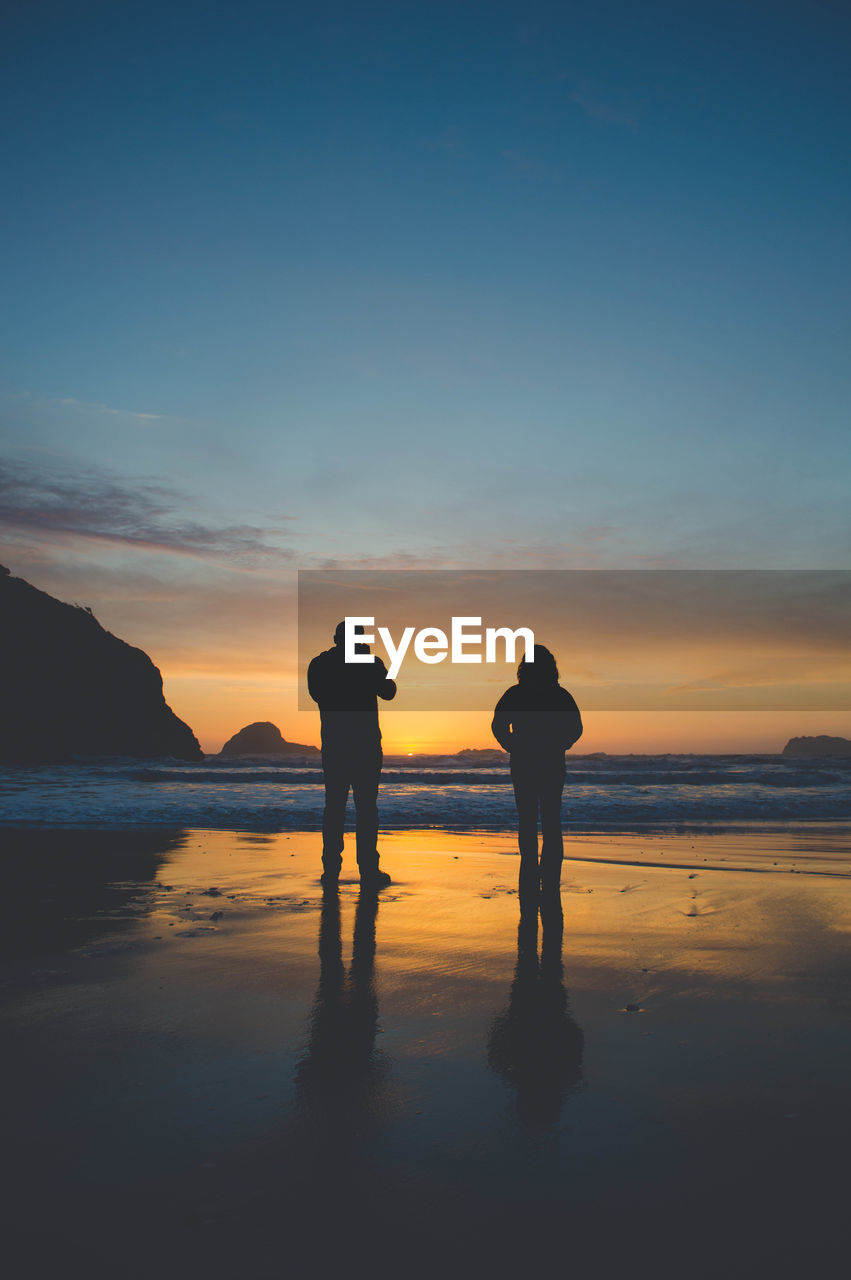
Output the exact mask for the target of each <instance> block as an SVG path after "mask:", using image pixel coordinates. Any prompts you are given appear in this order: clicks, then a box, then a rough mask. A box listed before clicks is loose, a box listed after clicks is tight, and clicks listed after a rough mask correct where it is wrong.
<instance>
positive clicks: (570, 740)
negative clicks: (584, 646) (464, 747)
mask: <svg viewBox="0 0 851 1280" xmlns="http://www.w3.org/2000/svg"><path fill="white" fill-rule="evenodd" d="M491 729H492V730H493V735H494V737H495V738H496V740H497V742H498V743H499V745H500V746H501V747H503V748H504V750H506V751H508V752H509V753H510V755H511V781H512V782H513V783H514V799H515V801H516V804H517V823H518V843H519V845H520V879H521V882H523V881H524V880H525V881H526V882H527V883H528V882H531V881H534V882H535V883H537V881H538V879H539V878H540V881H541V883H542V884H543V885H544V887H545V888H553V887H555V886H557V885H558V884H559V882H560V880H561V864H562V859H563V857H564V842H563V840H562V833H561V793H562V791H563V789H564V775H565V768H564V753H565V751H567V750H568V749H569V748H570V747H572V746H573V744H574V742H578V740H579V738H580V737H581V736H582V719H581V717H580V715H579V708H578V707H577V705H576V703H575V702H574V701H573V698H572V697H571V696H570V694H569V693H568V692H567V690H566V689H562V687H561V685H560V684H559V682H558V667H557V666H556V660H555V658H554V657H553V655H552V654H551V653H550V651H549V649H545V648H544V646H543V645H542V644H536V645H535V660H534V662H527V661H526V659H525V658H524V659H523V661H522V662H521V663H520V666H519V667H518V668H517V684H515V685H513V686H512V687H511V688H510V689H508V690H506V692H505V693H504V694H503V695H502V697H501V698H500V700H499V702H498V703H497V704H496V709H495V711H494V714H493V722H492V724H491ZM539 810H540V816H541V837H542V843H541V862H540V866H539V865H538V812H539Z"/></svg>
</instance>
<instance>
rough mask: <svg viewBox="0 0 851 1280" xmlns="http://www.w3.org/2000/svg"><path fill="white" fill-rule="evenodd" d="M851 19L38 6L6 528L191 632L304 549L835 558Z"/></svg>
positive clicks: (670, 11) (167, 632)
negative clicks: (850, 33)
mask: <svg viewBox="0 0 851 1280" xmlns="http://www.w3.org/2000/svg"><path fill="white" fill-rule="evenodd" d="M849 26H851V20H850V19H849V13H848V11H847V10H846V9H844V7H843V6H840V5H837V4H825V3H813V2H812V0H809V2H808V3H801V4H784V3H782V2H781V3H772V4H765V5H763V4H758V3H757V4H746V5H742V4H740V3H739V4H732V3H729V4H728V3H717V4H711V5H710V4H700V3H649V4H645V5H640V6H639V5H636V4H634V3H608V4H606V3H602V4H600V3H597V4H593V5H592V4H588V3H582V4H570V3H562V4H535V3H531V4H522V5H521V4H516V3H481V4H469V3H464V2H463V0H461V2H460V3H452V4H442V3H428V4H426V3H417V4H405V3H392V4H384V5H376V4H355V3H347V4H335V3H329V4H320V3H310V4H307V3H304V4H302V3H295V4H286V3H284V4H281V3H276V4H258V3H252V2H251V0H249V2H248V3H246V4H243V5H236V4H209V3H205V4H196V3H194V2H193V3H186V2H182V3H181V2H180V0H178V2H177V3H172V4H164V3H159V0H154V2H153V3H146V4H137V3H132V2H131V3H124V2H120V3H115V2H114V0H111V2H110V3H84V4H71V3H62V4H56V3H49V2H47V3H41V4H39V5H30V4H20V5H18V6H15V5H14V4H12V5H11V6H7V8H6V17H5V30H4V34H3V46H4V49H5V53H4V61H5V66H4V74H3V81H4V88H3V115H4V119H5V121H6V122H7V129H6V131H5V137H4V140H3V142H2V156H0V161H2V164H0V167H2V172H3V173H4V175H5V177H4V187H5V194H4V198H3V202H2V215H0V216H2V221H3V243H4V246H5V263H4V280H5V289H4V292H5V295H6V303H7V305H6V307H5V308H4V317H5V318H4V321H3V330H2V343H0V348H2V357H0V358H2V366H0V377H1V378H2V384H3V398H2V401H0V408H2V414H3V429H2V431H3V434H2V456H3V459H4V460H5V461H6V462H7V463H9V464H10V465H11V470H10V472H9V476H8V478H7V481H6V487H5V491H4V495H3V496H4V506H5V518H4V525H5V534H6V536H5V538H4V541H5V542H6V543H7V550H6V551H5V552H4V558H5V560H6V561H7V562H8V563H9V564H10V565H11V567H12V568H13V570H15V571H16V572H20V573H22V574H24V575H25V576H28V577H30V578H31V579H32V580H34V581H36V582H37V584H38V585H40V586H43V587H45V588H46V589H49V590H54V591H55V592H56V593H57V594H60V595H63V596H64V597H66V598H68V597H69V595H70V594H74V595H75V596H76V598H85V599H86V601H87V602H90V603H92V604H93V606H94V607H95V612H96V613H97V614H98V616H104V615H105V616H106V619H107V621H108V622H110V623H111V624H112V626H113V629H115V630H119V632H121V628H123V629H124V632H127V630H128V628H130V627H132V628H133V638H135V639H136V640H137V642H138V643H142V644H144V645H145V646H146V647H148V648H149V649H150V650H151V651H152V652H153V654H154V656H155V657H159V659H160V663H161V665H163V666H164V668H165V669H168V668H169V664H170V662H174V664H175V670H176V669H177V666H178V665H179V663H180V662H181V661H184V658H181V657H180V655H181V654H184V655H185V654H186V653H188V652H189V651H190V650H192V649H195V650H196V651H198V652H200V650H201V649H202V648H204V646H207V652H208V654H209V663H210V667H211V669H214V668H216V666H217V663H218V665H219V666H221V665H222V663H223V662H225V661H226V660H230V659H228V658H227V655H231V657H232V656H233V654H235V653H236V652H237V649H236V648H234V647H233V646H231V647H230V648H228V644H229V642H228V640H227V635H228V628H227V625H226V623H225V620H223V619H222V617H221V606H222V602H223V601H225V602H226V609H225V612H226V613H227V614H228V616H229V617H231V619H232V616H233V612H234V610H239V609H242V610H244V611H245V612H246V613H247V614H249V615H258V616H259V613H262V612H263V610H264V609H265V610H266V611H267V612H268V605H267V604H266V603H263V602H266V601H267V597H268V595H269V592H274V593H276V595H277V597H278V598H282V597H283V596H286V598H287V599H290V598H291V593H292V590H293V587H294V570H295V568H296V567H297V566H298V565H299V564H304V565H317V564H318V565H321V564H325V563H340V564H345V565H351V566H352V567H356V566H357V565H358V564H361V563H367V564H376V563H379V564H384V563H387V564H392V565H396V564H401V565H404V564H407V563H410V564H422V565H476V564H479V565H505V566H512V567H515V566H516V567H522V566H525V565H529V566H531V567H569V566H571V565H592V566H597V565H600V566H611V567H620V566H624V567H629V566H636V565H637V566H640V565H645V564H647V565H675V566H695V567H699V566H725V567H760V568H770V567H843V566H844V565H845V564H846V563H847V551H848V526H847V505H848V504H847V494H848V456H849V455H848V448H847V443H846V442H847V429H846V427H847V420H848V360H847V351H848V336H849V333H848V309H847V279H848V214H849V174H848V165H847V155H848V152H849V147H848V141H849V140H848V132H849V120H851V112H850V111H849V101H848V98H849V78H848V75H847V67H848V53H849ZM217 609H218V610H219V612H217ZM214 615H215V619H216V620H215V625H213V623H212V622H211V618H213V616H214ZM279 621H280V619H279V615H278V614H277V613H274V619H273V622H272V623H270V626H272V629H273V631H274V628H275V627H277V626H278V625H279ZM276 634H277V633H276ZM270 635H271V633H267V632H265V631H264V630H263V628H262V626H260V624H259V623H258V630H257V652H256V654H255V658H254V660H255V661H256V663H258V664H259V665H260V666H263V661H264V660H263V658H262V654H261V651H262V650H264V646H265V647H268V644H269V642H270ZM287 635H289V631H287ZM215 655H218V657H216V656H215Z"/></svg>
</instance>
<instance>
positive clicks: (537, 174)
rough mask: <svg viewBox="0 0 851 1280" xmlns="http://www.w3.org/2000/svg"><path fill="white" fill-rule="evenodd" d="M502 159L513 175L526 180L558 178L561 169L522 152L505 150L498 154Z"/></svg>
mask: <svg viewBox="0 0 851 1280" xmlns="http://www.w3.org/2000/svg"><path fill="white" fill-rule="evenodd" d="M500 155H501V156H502V159H503V160H504V161H505V162H506V163H507V164H508V165H510V167H511V168H512V169H513V171H514V172H515V173H520V174H523V176H524V177H527V178H558V177H560V176H561V169H560V168H559V166H558V165H557V164H548V163H547V162H546V161H544V160H538V159H537V158H536V157H535V156H530V155H526V153H525V152H523V151H512V150H510V149H509V150H506V151H502V152H500Z"/></svg>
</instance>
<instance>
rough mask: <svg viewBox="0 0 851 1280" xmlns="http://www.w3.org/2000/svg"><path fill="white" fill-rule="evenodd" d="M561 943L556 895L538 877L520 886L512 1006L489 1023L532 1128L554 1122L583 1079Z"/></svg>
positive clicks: (501, 1066) (496, 1059) (493, 1055)
mask: <svg viewBox="0 0 851 1280" xmlns="http://www.w3.org/2000/svg"><path fill="white" fill-rule="evenodd" d="M539 914H540V918H541V933H542V937H541V954H540V958H539V956H538V916H539ZM563 938H564V914H563V912H562V905H561V894H560V892H559V890H558V889H557V888H556V889H553V890H548V891H544V892H539V890H538V885H537V878H535V881H534V883H533V884H532V885H531V886H529V885H524V884H522V883H521V887H520V923H519V925H518V926H517V965H516V967H515V970H514V981H513V982H512V984H511V992H510V995H509V998H508V1005H507V1006H506V1008H505V1009H504V1010H503V1011H502V1013H500V1014H498V1015H497V1017H496V1018H495V1019H494V1022H493V1025H492V1026H491V1030H490V1035H489V1038H488V1062H489V1064H490V1066H491V1067H492V1069H493V1070H494V1071H496V1072H497V1073H498V1074H499V1075H500V1076H502V1078H503V1079H504V1080H506V1081H507V1082H508V1084H510V1085H511V1086H512V1088H513V1089H514V1090H515V1091H516V1095H517V1115H518V1118H519V1119H520V1120H521V1121H522V1122H523V1123H524V1124H527V1125H530V1126H534V1127H549V1126H551V1125H554V1124H555V1123H556V1121H557V1120H558V1118H559V1115H560V1113H561V1108H562V1106H563V1104H564V1100H565V1098H566V1097H567V1095H568V1093H570V1092H572V1091H573V1090H575V1089H577V1088H578V1087H579V1085H580V1083H581V1080H582V1051H583V1048H584V1037H583V1035H582V1031H581V1029H580V1028H579V1027H578V1026H577V1025H576V1023H575V1022H574V1021H573V1018H572V1017H571V1015H570V1009H569V1006H568V999H567V991H566V990H565V986H564V981H563V978H564V965H563V963H562V942H563Z"/></svg>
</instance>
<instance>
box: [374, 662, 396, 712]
mask: <svg viewBox="0 0 851 1280" xmlns="http://www.w3.org/2000/svg"><path fill="white" fill-rule="evenodd" d="M375 676H376V685H375V692H376V693H377V694H378V696H379V698H383V699H384V701H385V702H390V701H391V700H392V699H393V698H395V697H396V681H395V680H391V679H390V677H389V676H388V674H387V668H386V667H385V665H384V663H383V662H382V661H381V659H380V658H378V657H377V658H376V659H375Z"/></svg>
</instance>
